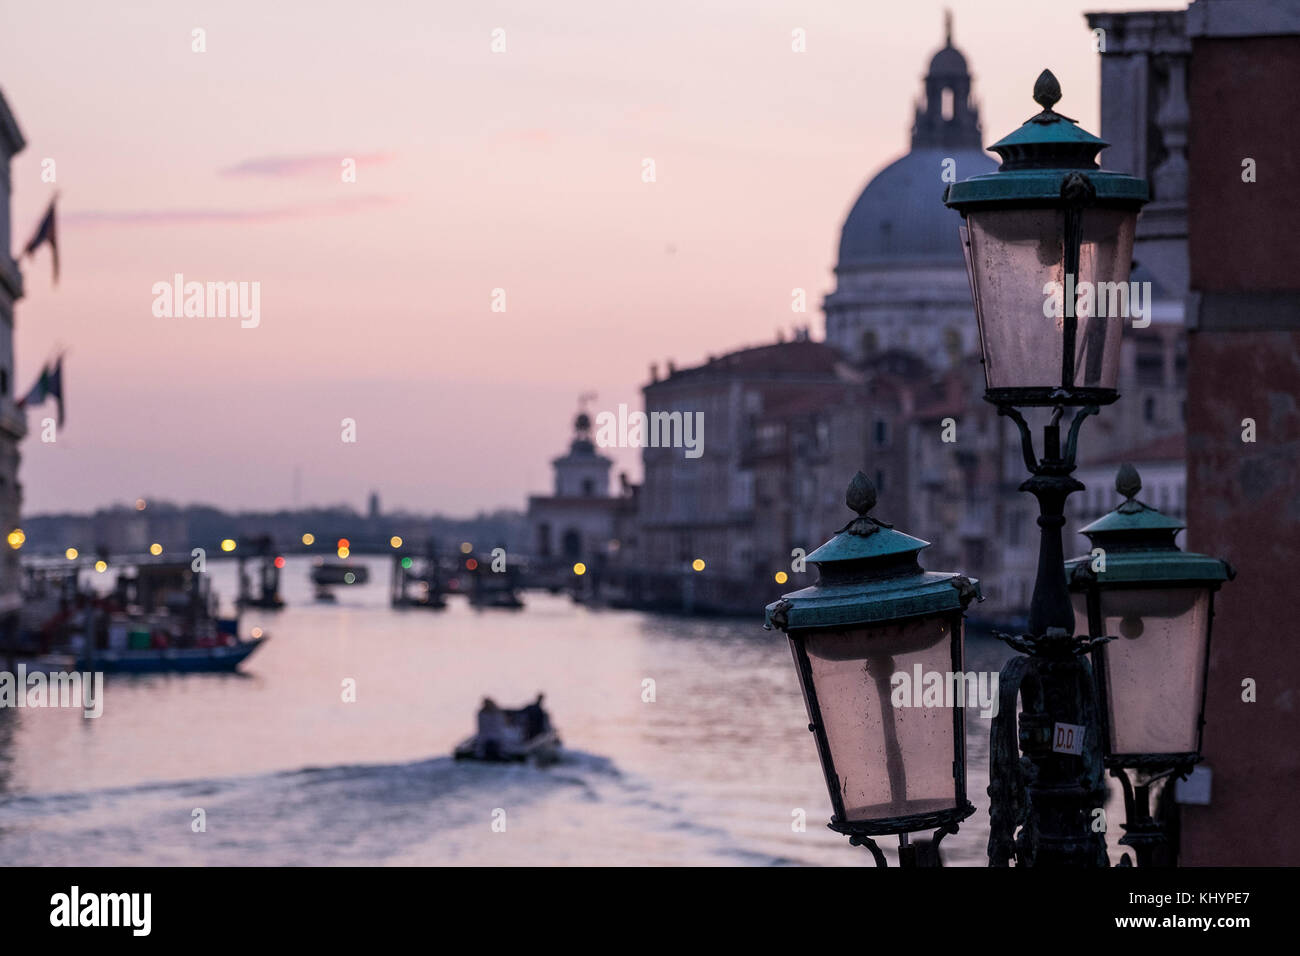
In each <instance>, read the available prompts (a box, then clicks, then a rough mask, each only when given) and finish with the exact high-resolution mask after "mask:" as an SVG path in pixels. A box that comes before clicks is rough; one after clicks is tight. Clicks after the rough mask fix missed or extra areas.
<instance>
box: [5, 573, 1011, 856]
mask: <svg viewBox="0 0 1300 956" xmlns="http://www.w3.org/2000/svg"><path fill="white" fill-rule="evenodd" d="M307 570H308V565H307V563H306V560H305V559H290V561H289V565H288V567H287V568H286V570H285V575H284V593H285V598H286V600H287V601H288V602H289V607H288V608H287V609H286V610H284V611H282V612H278V613H275V612H252V613H249V614H246V615H245V617H244V626H245V627H248V626H251V625H253V624H260V625H261V626H263V627H264V628H265V629H266V631H267V632H268V633H269V634H270V635H271V640H270V642H269V643H268V644H267V645H266V646H265V647H264V648H262V649H261V650H260V651H259V652H258V653H257V654H256V655H255V656H254V657H253V658H251V659H250V660H249V661H248V662H247V663H246V664H245V665H244V670H245V671H246V675H226V676H222V675H185V676H151V677H134V678H132V677H126V678H116V679H115V678H109V679H108V681H107V684H106V689H105V694H106V699H105V706H104V715H103V717H101V718H99V719H98V720H85V719H83V718H82V717H81V716H80V711H79V710H78V711H58V710H21V711H17V710H11V711H7V712H0V781H2V782H3V786H4V789H3V795H2V796H0V852H2V853H3V859H4V861H5V862H7V863H11V864H23V863H29V864H30V863H35V864H48V863H60V864H87V865H109V864H146V863H149V864H213V865H230V864H253V865H258V864H329V863H343V864H353V863H355V864H375V863H379V864H487V865H495V864H506V865H511V864H781V863H796V864H826V865H867V864H869V862H870V857H869V854H867V853H866V851H865V850H860V849H854V848H851V847H849V846H848V843H847V840H845V839H844V838H843V837H840V836H838V835H836V834H834V833H831V832H830V831H828V830H826V829H825V826H824V824H825V821H826V819H827V818H828V816H829V801H828V800H827V797H826V792H825V786H824V783H823V780H822V777H821V771H820V767H819V765H818V763H817V759H816V753H815V748H814V746H813V743H812V740H811V735H810V734H809V733H808V731H807V729H806V728H807V716H806V714H805V713H804V709H803V702H802V700H801V698H800V696H799V690H798V685H797V682H796V678H795V674H794V669H793V666H792V664H791V661H790V653H789V650H788V647H787V645H786V643H785V640H784V638H783V637H780V636H779V635H775V634H772V633H769V632H766V631H764V630H763V629H762V627H761V623H760V622H761V609H756V612H755V616H754V621H753V622H748V621H725V622H719V621H712V620H709V621H703V620H691V619H681V618H669V617H656V616H650V615H644V614H640V613H635V612H624V611H592V610H589V609H587V608H583V607H578V606H575V605H573V604H572V603H570V602H569V601H568V600H567V599H566V598H562V597H554V596H550V595H545V594H532V593H530V594H528V595H527V596H526V601H527V604H528V606H527V608H526V609H525V610H523V611H519V612H510V611H490V610H484V611H475V610H473V609H471V608H469V607H468V606H466V605H465V604H464V603H463V602H462V601H460V600H459V599H455V600H453V601H452V602H451V604H450V606H449V608H448V609H447V610H446V611H443V612H430V611H424V610H406V611H394V610H391V609H390V608H389V607H388V606H387V595H388V590H387V583H388V577H389V571H388V566H387V562H385V561H381V560H378V559H376V560H374V561H373V562H372V563H371V583H370V584H369V585H366V586H365V587H361V588H353V589H340V590H339V592H338V593H339V603H338V604H336V605H324V604H315V603H313V602H312V588H311V585H310V583H309V581H308V579H307ZM212 573H213V575H214V578H215V579H216V580H215V581H214V588H215V589H216V590H217V591H218V592H220V593H221V594H223V595H224V596H226V597H227V598H228V597H230V596H232V595H233V594H234V590H235V589H234V583H235V582H234V568H233V566H231V565H229V564H222V565H217V566H216V567H215V568H214V570H213V571H212ZM1004 657H1005V653H1004V652H1003V651H1002V650H1001V649H1000V648H999V647H997V646H995V645H991V644H990V645H986V644H982V643H981V644H975V645H974V646H973V647H971V648H970V650H969V651H968V661H967V667H968V668H969V669H984V668H993V669H996V668H997V666H998V665H999V663H1000V661H1001V660H1002V659H1003V658H1004ZM348 679H352V680H355V682H356V701H355V703H345V702H344V701H343V684H344V681H345V680H348ZM647 680H652V681H653V682H654V693H655V700H654V702H653V703H647V702H644V701H643V700H642V697H643V688H644V687H645V686H646V685H645V683H644V682H646V681H647ZM538 691H545V693H546V697H547V706H548V708H549V709H550V711H551V714H552V716H553V718H554V720H555V723H556V726H557V729H558V730H559V732H560V735H561V737H562V738H563V740H564V743H565V746H566V751H567V752H566V756H565V759H564V760H562V761H561V763H559V764H558V765H556V766H553V767H549V768H546V769H541V770H539V769H535V768H532V767H526V766H511V767H504V766H491V765H479V764H472V763H455V762H454V761H452V760H451V759H449V757H448V756H447V754H449V753H450V751H451V749H452V747H454V746H455V744H456V743H457V742H458V741H459V740H460V739H462V738H463V737H465V736H467V735H468V734H469V733H470V732H471V730H472V729H473V718H474V713H475V711H476V709H477V707H478V704H479V701H480V698H481V697H483V696H484V695H490V696H492V697H493V698H495V699H496V700H497V701H498V702H500V703H502V704H517V703H523V702H525V701H527V700H530V699H532V698H533V697H535V696H536V694H537V693H538ZM968 724H969V727H968V734H967V736H968V748H969V749H968V764H969V768H970V770H969V789H970V793H971V799H972V801H973V802H974V803H975V804H976V806H977V807H978V808H979V810H978V812H977V813H976V815H975V816H974V817H972V818H971V820H970V821H969V822H968V823H967V824H965V825H963V827H962V830H961V832H960V833H958V834H957V835H955V836H952V837H948V838H947V839H946V840H945V841H944V851H945V852H944V856H945V860H946V861H947V862H948V863H949V864H959V863H965V864H976V865H982V864H983V862H984V844H985V842H986V840H987V821H988V816H987V810H986V807H987V798H986V797H985V796H984V789H985V786H986V774H987V761H988V740H987V735H988V723H987V721H984V720H981V719H979V718H977V717H974V716H972V717H971V718H969V719H968ZM197 809H201V810H202V811H203V817H204V819H205V822H206V832H201V833H196V832H194V831H193V829H192V821H193V820H194V819H195V813H194V811H195V810H197ZM797 809H802V810H804V811H806V814H807V821H808V825H807V830H806V832H802V833H800V832H795V831H794V830H793V829H792V826H791V824H792V821H793V820H794V811H795V810H797ZM498 810H503V811H505V814H504V817H505V821H506V828H505V832H494V830H493V828H492V822H493V819H494V811H498ZM496 816H498V817H499V816H500V814H496ZM881 842H882V845H883V844H886V843H889V842H890V841H888V840H882V841H881Z"/></svg>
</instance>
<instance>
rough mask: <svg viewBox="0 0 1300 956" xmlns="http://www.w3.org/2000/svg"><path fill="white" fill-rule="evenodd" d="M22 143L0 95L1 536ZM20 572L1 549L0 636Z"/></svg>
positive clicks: (8, 499) (8, 483)
mask: <svg viewBox="0 0 1300 956" xmlns="http://www.w3.org/2000/svg"><path fill="white" fill-rule="evenodd" d="M25 145H26V141H25V140H24V139H23V134H22V132H21V131H20V130H19V129H18V123H17V121H16V120H15V119H14V115H13V113H12V112H11V111H10V109H9V105H8V103H6V102H5V99H4V95H3V94H2V93H0V238H2V239H3V240H4V242H3V246H0V529H3V532H4V536H6V537H7V536H8V535H9V533H10V532H11V531H13V530H14V529H15V528H18V527H19V526H20V520H19V515H20V512H21V509H22V485H21V484H20V483H19V481H18V462H19V453H18V446H19V442H21V441H22V440H23V438H24V437H25V436H26V434H27V422H26V419H25V418H24V416H23V413H22V412H21V411H20V410H19V408H18V406H17V404H16V401H17V399H16V397H15V395H14V389H15V383H14V345H13V341H14V303H15V302H17V301H18V300H19V299H21V298H22V295H23V277H22V273H20V272H19V271H18V263H17V262H15V261H14V258H13V256H12V254H11V253H10V251H9V250H10V249H11V248H12V242H13V236H12V222H11V219H10V211H9V199H10V196H11V195H12V193H13V181H12V179H11V177H10V173H9V164H10V161H11V160H12V159H13V157H14V155H15V154H17V153H19V152H21V151H22V149H23V147H24V146H25ZM20 584H21V569H20V568H19V564H18V552H17V550H15V549H13V548H12V547H8V546H3V545H0V632H6V631H8V629H9V628H11V627H13V626H15V625H16V623H17V612H18V609H19V607H20V606H21V604H22V598H21V596H20V593H19V591H20Z"/></svg>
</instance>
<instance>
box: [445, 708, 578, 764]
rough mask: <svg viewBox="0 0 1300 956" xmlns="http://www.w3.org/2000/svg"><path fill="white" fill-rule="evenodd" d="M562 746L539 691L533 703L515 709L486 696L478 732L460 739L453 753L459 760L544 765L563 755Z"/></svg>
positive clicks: (481, 709) (480, 712)
mask: <svg viewBox="0 0 1300 956" xmlns="http://www.w3.org/2000/svg"><path fill="white" fill-rule="evenodd" d="M561 747H562V744H561V742H560V737H559V734H557V733H556V732H555V728H554V727H553V726H552V725H551V716H550V714H548V713H547V712H546V709H545V708H544V707H542V695H541V694H538V695H537V700H535V701H533V703H531V704H527V705H526V706H524V707H519V708H516V709H513V710H511V709H506V708H502V707H498V706H497V705H496V703H495V702H493V701H492V699H491V698H484V700H483V706H482V707H480V708H479V712H478V733H476V734H474V735H473V736H471V737H467V738H466V739H465V740H463V741H461V742H460V744H459V745H457V747H456V749H455V751H454V752H453V754H454V756H455V758H456V759H457V760H481V761H484V762H487V763H521V762H525V761H531V762H533V763H535V764H537V765H539V766H544V765H546V764H550V763H555V762H556V761H557V760H559V759H560V749H561Z"/></svg>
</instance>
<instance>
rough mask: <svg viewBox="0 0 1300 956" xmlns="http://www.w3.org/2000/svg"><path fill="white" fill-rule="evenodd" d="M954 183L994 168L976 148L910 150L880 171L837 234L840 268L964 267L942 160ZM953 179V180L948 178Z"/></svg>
mask: <svg viewBox="0 0 1300 956" xmlns="http://www.w3.org/2000/svg"><path fill="white" fill-rule="evenodd" d="M948 159H951V160H953V164H952V175H953V176H955V177H956V178H957V179H965V178H967V177H968V176H978V175H979V174H980V173H988V172H992V171H993V170H994V169H996V168H997V165H998V164H997V160H995V159H994V158H993V157H991V156H989V155H988V154H987V153H985V152H984V151H983V150H980V149H961V150H951V149H940V148H929V149H919V150H918V149H914V150H912V151H911V152H910V153H908V154H907V155H906V156H904V157H903V158H902V159H899V160H896V161H894V162H892V163H890V164H889V165H888V166H886V167H885V168H884V169H882V170H881V171H880V172H879V173H877V174H876V175H875V177H874V178H873V179H872V180H871V182H869V183H867V187H866V188H865V189H864V190H862V194H861V195H860V196H859V197H858V201H857V202H855V203H854V204H853V208H852V209H851V210H850V211H849V215H848V217H847V218H846V219H845V220H844V228H843V230H842V231H841V232H840V252H839V267H840V268H841V269H844V268H853V267H856V266H887V265H957V266H961V265H962V264H963V256H962V251H961V241H960V240H959V239H958V236H957V229H958V227H959V226H960V225H961V214H960V213H959V212H957V211H956V210H955V209H949V208H948V207H947V206H945V205H944V204H943V191H944V188H945V186H946V183H945V182H944V180H943V173H944V168H945V160H948ZM950 178H951V177H950Z"/></svg>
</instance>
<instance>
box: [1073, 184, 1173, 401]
mask: <svg viewBox="0 0 1300 956" xmlns="http://www.w3.org/2000/svg"><path fill="white" fill-rule="evenodd" d="M1136 222H1137V216H1136V215H1134V214H1133V213H1130V212H1124V211H1122V210H1116V209H1089V210H1086V211H1085V212H1084V214H1083V243H1082V244H1081V245H1080V247H1079V278H1078V281H1077V283H1076V285H1075V289H1076V294H1075V315H1076V316H1078V319H1079V323H1078V331H1077V332H1076V335H1075V353H1074V355H1075V359H1074V384H1075V385H1076V386H1079V387H1083V388H1114V387H1115V386H1116V383H1117V382H1118V380H1119V341H1120V335H1121V333H1122V332H1123V329H1124V322H1125V320H1126V319H1128V318H1131V317H1132V309H1133V303H1132V302H1131V301H1130V297H1129V293H1130V291H1131V290H1130V289H1129V284H1128V277H1129V270H1130V267H1131V266H1132V264H1133V229H1134V225H1135V224H1136ZM1143 301H1144V306H1146V307H1149V306H1150V303H1149V302H1147V301H1146V300H1145V299H1144V300H1143ZM1057 354H1058V355H1059V354H1060V351H1059V349H1058V351H1057Z"/></svg>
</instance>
